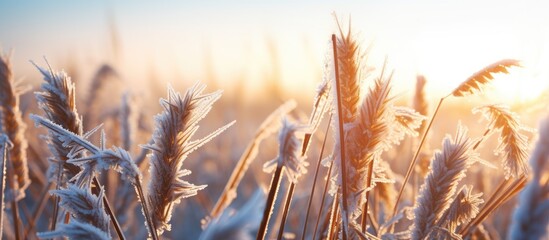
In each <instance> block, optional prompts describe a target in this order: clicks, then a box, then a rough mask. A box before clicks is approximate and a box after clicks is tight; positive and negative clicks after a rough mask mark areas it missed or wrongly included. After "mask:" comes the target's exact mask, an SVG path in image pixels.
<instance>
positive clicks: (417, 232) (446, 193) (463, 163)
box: [412, 125, 477, 239]
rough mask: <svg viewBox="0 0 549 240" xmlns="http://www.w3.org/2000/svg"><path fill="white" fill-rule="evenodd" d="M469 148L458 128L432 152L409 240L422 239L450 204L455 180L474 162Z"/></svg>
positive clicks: (459, 178)
mask: <svg viewBox="0 0 549 240" xmlns="http://www.w3.org/2000/svg"><path fill="white" fill-rule="evenodd" d="M472 147H473V141H472V140H471V139H470V138H468V137H467V130H466V129H465V127H463V126H461V125H460V126H458V130H457V132H456V136H455V138H454V139H453V140H452V139H451V138H450V137H446V138H445V139H444V145H443V149H442V152H436V153H435V156H434V159H433V160H432V161H431V171H430V172H429V174H428V175H427V178H426V179H425V183H424V184H423V185H422V186H421V189H420V194H419V197H418V199H417V202H416V206H415V209H414V213H415V218H414V225H413V226H412V239H424V238H425V237H427V236H428V234H429V232H431V231H432V230H433V228H434V227H436V226H437V223H438V221H440V219H441V217H442V216H443V214H444V213H445V211H446V210H447V209H448V207H449V206H450V204H451V200H452V198H453V197H454V195H455V192H456V190H457V185H458V183H459V181H460V180H461V179H463V178H464V177H465V172H466V171H467V169H468V168H469V166H471V164H472V163H473V162H474V161H476V160H477V154H475V153H474V152H473V151H472Z"/></svg>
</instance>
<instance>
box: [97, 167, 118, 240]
mask: <svg viewBox="0 0 549 240" xmlns="http://www.w3.org/2000/svg"><path fill="white" fill-rule="evenodd" d="M92 181H93V184H94V185H95V186H96V187H95V189H96V190H95V193H94V194H96V195H98V194H99V189H100V186H101V185H100V183H99V180H97V177H96V176H94V177H93V180H92ZM93 189H94V188H92V192H93ZM103 206H104V207H105V211H106V212H107V214H108V215H109V218H110V219H111V222H112V225H113V226H114V230H115V231H116V234H117V235H118V238H120V239H121V240H124V239H126V237H125V236H124V231H122V227H120V223H118V220H117V219H116V216H115V214H114V212H113V211H112V208H111V204H110V203H109V200H108V199H107V195H103Z"/></svg>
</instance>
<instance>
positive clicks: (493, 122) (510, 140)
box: [473, 105, 529, 178]
mask: <svg viewBox="0 0 549 240" xmlns="http://www.w3.org/2000/svg"><path fill="white" fill-rule="evenodd" d="M473 112H474V113H477V112H481V113H482V114H483V116H484V117H485V118H486V119H488V120H489V121H490V123H489V125H488V128H490V129H494V130H499V131H501V135H500V138H499V145H498V147H497V149H496V150H495V153H496V154H497V155H501V156H503V160H502V162H503V169H504V172H505V178H510V177H520V176H521V175H522V174H528V171H529V170H528V164H527V162H526V160H527V158H528V137H526V136H525V135H524V134H522V133H521V132H520V131H523V130H526V131H528V130H529V129H527V128H526V127H524V126H523V125H522V124H520V122H519V117H518V116H517V115H516V114H515V113H514V112H511V110H509V107H507V106H504V105H487V106H482V107H478V108H475V109H473Z"/></svg>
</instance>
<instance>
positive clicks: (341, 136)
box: [332, 34, 349, 240]
mask: <svg viewBox="0 0 549 240" xmlns="http://www.w3.org/2000/svg"><path fill="white" fill-rule="evenodd" d="M332 48H333V51H334V65H335V66H334V67H335V80H336V93H337V94H336V99H337V116H338V125H339V145H340V146H339V149H340V158H339V161H340V164H341V182H342V183H341V195H342V200H341V204H342V208H343V209H342V211H341V212H342V214H341V215H342V218H343V224H342V225H343V234H342V235H343V240H347V230H348V224H349V215H348V213H347V211H348V210H349V207H348V203H347V166H346V159H345V130H344V128H343V113H342V109H341V98H342V97H343V96H341V89H340V85H339V64H338V60H337V38H336V35H335V34H332Z"/></svg>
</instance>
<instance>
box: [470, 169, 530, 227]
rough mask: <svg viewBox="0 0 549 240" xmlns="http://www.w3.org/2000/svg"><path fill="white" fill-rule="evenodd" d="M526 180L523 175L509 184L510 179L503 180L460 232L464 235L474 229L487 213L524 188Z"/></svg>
mask: <svg viewBox="0 0 549 240" xmlns="http://www.w3.org/2000/svg"><path fill="white" fill-rule="evenodd" d="M526 180H527V177H526V176H524V175H523V176H521V177H520V178H518V179H516V180H515V181H513V182H512V183H511V184H509V183H510V180H508V179H505V180H503V181H502V183H501V184H500V187H498V189H497V190H496V191H494V193H493V194H492V196H491V197H490V198H489V200H488V202H487V203H486V204H484V206H483V208H482V209H481V210H480V212H479V214H477V216H476V217H475V218H474V219H472V220H471V221H470V222H469V223H468V224H467V225H466V226H465V227H464V228H462V229H461V231H460V234H461V235H462V236H464V237H465V236H467V235H469V234H470V233H471V232H472V230H474V229H475V228H476V227H477V226H478V225H479V224H480V223H481V222H482V221H484V219H486V218H487V217H488V215H490V213H492V212H493V211H494V210H495V209H496V208H498V207H499V206H501V204H503V203H504V202H506V201H507V200H509V199H510V198H511V197H513V196H514V195H516V194H517V193H518V192H519V191H520V190H521V189H522V188H524V186H525V184H526Z"/></svg>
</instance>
